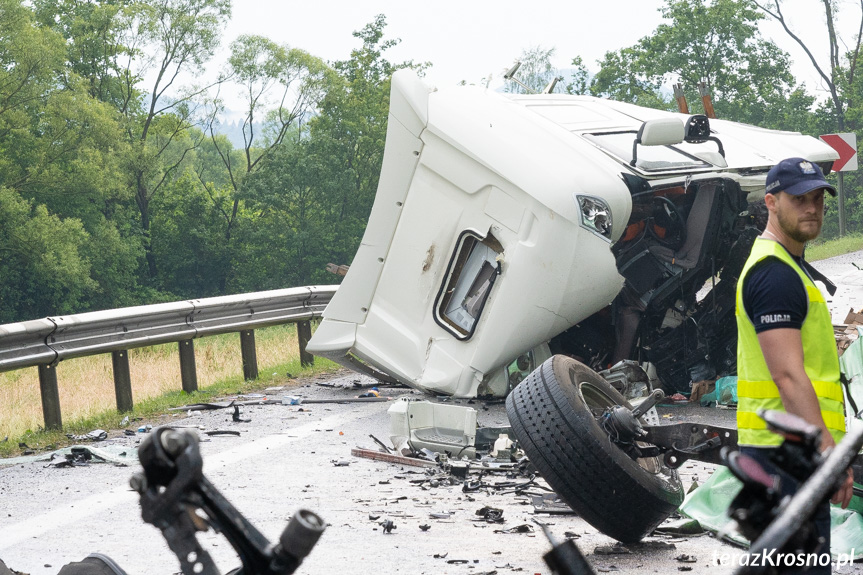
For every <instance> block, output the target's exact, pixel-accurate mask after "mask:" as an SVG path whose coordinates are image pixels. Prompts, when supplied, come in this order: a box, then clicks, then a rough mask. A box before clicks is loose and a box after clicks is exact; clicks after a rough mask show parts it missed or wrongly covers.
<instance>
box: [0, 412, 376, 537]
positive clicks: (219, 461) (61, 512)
mask: <svg viewBox="0 0 863 575" xmlns="http://www.w3.org/2000/svg"><path fill="white" fill-rule="evenodd" d="M367 415H368V413H367V412H366V411H364V410H357V411H355V412H353V413H340V414H338V415H330V416H328V417H325V418H323V419H319V420H316V421H310V422H309V423H305V424H303V425H300V426H298V427H294V428H291V429H290V430H288V431H287V433H277V434H274V435H268V436H266V437H262V438H259V439H255V441H254V442H252V441H249V442H246V443H243V444H242V445H238V446H236V447H232V448H231V449H228V450H226V451H222V452H221V453H214V454H212V455H207V456H206V460H205V462H204V471H205V472H207V473H209V472H213V471H218V470H220V469H223V468H226V467H228V466H229V465H234V464H236V463H237V462H240V461H243V460H245V459H249V458H251V457H255V456H257V455H260V454H262V453H263V452H265V451H266V450H267V449H271V448H279V447H282V446H284V445H288V444H290V443H293V442H295V441H298V440H300V439H304V438H306V437H309V436H310V435H312V434H313V433H315V431H316V430H319V429H321V428H322V427H327V426H335V425H336V424H342V425H344V424H345V423H346V422H348V421H354V420H356V419H359V418H361V417H365V416H367ZM137 501H138V494H137V493H135V492H134V491H132V490H131V489H130V488H129V486H128V482H127V480H124V484H123V485H122V486H119V487H115V488H114V489H112V490H110V491H108V492H106V493H99V494H97V495H91V496H90V497H86V498H84V499H79V500H76V501H74V502H71V503H67V504H65V505H63V506H61V507H58V508H56V509H52V510H51V511H46V512H45V513H42V514H39V515H36V516H34V517H31V518H29V519H25V520H24V521H19V522H18V523H14V524H12V525H8V526H5V527H3V528H0V551H2V550H4V549H8V548H10V547H13V546H15V545H17V544H18V543H20V542H21V541H23V540H25V539H29V538H33V537H39V536H41V535H44V534H45V533H47V532H48V531H53V530H55V529H59V528H61V527H65V526H67V525H70V524H72V523H80V522H81V520H82V519H83V518H85V517H89V516H91V515H94V514H96V513H103V512H105V511H106V510H107V509H110V508H112V507H115V506H117V505H120V504H126V505H130V504H137Z"/></svg>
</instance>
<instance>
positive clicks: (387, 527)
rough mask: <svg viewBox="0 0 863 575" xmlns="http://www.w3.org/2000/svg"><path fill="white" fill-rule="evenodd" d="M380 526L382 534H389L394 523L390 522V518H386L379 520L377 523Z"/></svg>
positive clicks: (394, 525)
mask: <svg viewBox="0 0 863 575" xmlns="http://www.w3.org/2000/svg"><path fill="white" fill-rule="evenodd" d="M379 525H380V526H381V528H382V529H383V531H384V535H389V534H391V533H392V531H393V529H396V527H397V526H396V524H395V523H393V522H392V520H390V519H387V520H386V521H381V522H380V523H379Z"/></svg>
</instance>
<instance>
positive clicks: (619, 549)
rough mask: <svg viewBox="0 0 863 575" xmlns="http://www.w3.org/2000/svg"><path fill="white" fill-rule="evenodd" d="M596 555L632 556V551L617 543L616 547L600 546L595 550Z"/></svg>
mask: <svg viewBox="0 0 863 575" xmlns="http://www.w3.org/2000/svg"><path fill="white" fill-rule="evenodd" d="M593 552H594V553H595V554H596V555H631V554H632V551H630V550H629V549H627V548H626V547H624V546H623V545H621V544H620V543H615V544H614V545H599V546H598V547H596V549H594V550H593Z"/></svg>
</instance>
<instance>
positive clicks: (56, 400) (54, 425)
mask: <svg viewBox="0 0 863 575" xmlns="http://www.w3.org/2000/svg"><path fill="white" fill-rule="evenodd" d="M39 391H40V392H41V394H42V415H43V416H44V418H45V429H63V418H62V417H61V416H60V391H59V390H58V389H57V368H56V367H55V366H53V365H40V366H39Z"/></svg>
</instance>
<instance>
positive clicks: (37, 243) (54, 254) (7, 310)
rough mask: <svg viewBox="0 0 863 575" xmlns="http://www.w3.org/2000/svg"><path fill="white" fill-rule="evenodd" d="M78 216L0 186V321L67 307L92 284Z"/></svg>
mask: <svg viewBox="0 0 863 575" xmlns="http://www.w3.org/2000/svg"><path fill="white" fill-rule="evenodd" d="M87 240H88V234H87V232H86V231H84V228H83V226H82V225H81V222H80V221H78V220H75V219H61V218H59V217H57V216H56V215H52V214H50V213H49V212H48V209H47V208H46V207H45V206H42V205H40V206H35V207H34V206H33V205H32V204H31V203H30V202H28V201H27V200H24V199H22V198H21V197H20V195H18V194H17V193H16V192H15V191H13V190H10V189H9V188H5V187H0V278H2V282H0V323H7V322H12V321H20V320H21V319H31V318H36V317H45V316H47V315H54V314H63V313H73V312H76V311H78V310H79V309H80V306H81V305H82V304H83V303H84V302H85V301H86V298H87V296H88V295H89V294H90V293H91V292H93V291H94V290H95V289H96V288H97V285H96V282H95V281H93V279H92V278H91V277H90V262H89V261H88V260H87V258H86V257H85V256H84V254H83V251H84V249H85V245H86V243H87Z"/></svg>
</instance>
